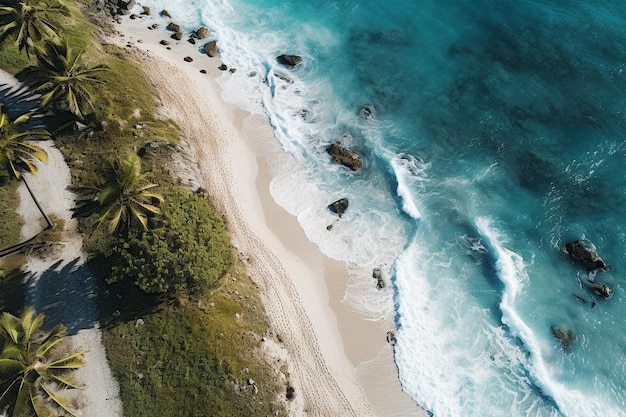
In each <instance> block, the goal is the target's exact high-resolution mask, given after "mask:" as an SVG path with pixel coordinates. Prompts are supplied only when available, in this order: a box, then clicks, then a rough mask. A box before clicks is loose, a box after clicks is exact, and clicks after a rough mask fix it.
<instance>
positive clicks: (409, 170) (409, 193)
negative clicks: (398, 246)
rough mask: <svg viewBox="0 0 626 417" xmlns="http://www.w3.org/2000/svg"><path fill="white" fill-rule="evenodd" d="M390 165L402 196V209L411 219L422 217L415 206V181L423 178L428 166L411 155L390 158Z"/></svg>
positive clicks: (416, 203) (416, 199)
mask: <svg viewBox="0 0 626 417" xmlns="http://www.w3.org/2000/svg"><path fill="white" fill-rule="evenodd" d="M391 166H392V168H393V171H394V175H395V177H396V181H397V182H398V188H397V192H398V195H399V196H400V198H402V209H403V210H404V212H405V213H406V214H408V215H409V216H411V217H412V218H413V219H420V218H421V217H422V215H421V213H420V210H419V209H418V208H417V205H418V197H417V196H416V194H415V190H416V187H417V183H418V182H420V181H424V180H425V178H424V177H425V172H426V169H427V168H428V166H427V165H426V164H424V163H423V162H422V161H419V160H418V159H417V158H415V157H414V156H412V155H401V156H399V157H395V158H392V159H391Z"/></svg>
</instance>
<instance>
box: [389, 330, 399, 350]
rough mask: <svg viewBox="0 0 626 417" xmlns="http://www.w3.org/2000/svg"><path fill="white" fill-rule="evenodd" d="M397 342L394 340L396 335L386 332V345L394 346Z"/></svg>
mask: <svg viewBox="0 0 626 417" xmlns="http://www.w3.org/2000/svg"><path fill="white" fill-rule="evenodd" d="M397 342H398V340H397V339H396V334H395V333H394V332H391V331H389V332H387V343H389V344H390V345H391V346H395V345H396V343H397Z"/></svg>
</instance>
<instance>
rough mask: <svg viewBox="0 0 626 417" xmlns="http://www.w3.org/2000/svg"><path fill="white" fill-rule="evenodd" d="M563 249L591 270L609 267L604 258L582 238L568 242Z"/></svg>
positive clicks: (604, 269)
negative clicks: (586, 244)
mask: <svg viewBox="0 0 626 417" xmlns="http://www.w3.org/2000/svg"><path fill="white" fill-rule="evenodd" d="M563 251H564V252H565V253H566V254H568V255H569V256H570V258H572V259H573V260H574V261H576V262H577V263H579V264H580V265H581V266H582V267H584V268H585V269H586V270H587V271H589V272H592V271H597V270H602V271H606V270H607V269H608V268H607V266H606V263H605V262H604V260H603V259H602V258H600V256H598V254H597V253H596V252H595V251H594V250H593V249H589V248H588V247H587V246H585V243H584V242H583V241H582V240H576V241H573V242H569V243H567V244H566V245H565V248H564V249H563Z"/></svg>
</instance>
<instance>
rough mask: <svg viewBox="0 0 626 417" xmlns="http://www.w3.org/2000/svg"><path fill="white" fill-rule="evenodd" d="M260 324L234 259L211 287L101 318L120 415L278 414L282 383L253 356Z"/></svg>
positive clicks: (253, 294) (254, 296) (252, 292)
mask: <svg viewBox="0 0 626 417" xmlns="http://www.w3.org/2000/svg"><path fill="white" fill-rule="evenodd" d="M138 318H141V319H142V320H143V324H140V325H138V323H137V320H136V319H138ZM266 329H267V323H266V317H265V313H264V310H263V307H262V304H261V302H260V300H259V298H258V293H257V291H256V288H255V287H254V284H253V283H252V282H251V281H250V280H249V278H248V277H246V276H245V273H244V270H243V268H242V267H241V265H239V266H235V267H233V268H231V273H230V274H229V275H228V276H227V277H226V278H225V280H224V282H223V285H222V286H221V287H220V288H219V289H218V290H215V291H213V292H211V293H209V294H206V295H204V296H202V297H200V298H198V299H188V298H184V299H177V300H176V301H175V302H172V303H169V304H168V305H166V306H163V308H162V309H160V310H159V311H158V312H155V313H151V314H149V315H146V316H144V317H136V318H133V319H130V320H127V321H122V322H119V323H116V324H114V325H112V326H109V327H108V328H107V329H106V330H105V331H104V341H105V345H106V348H107V352H108V355H109V358H110V360H111V364H112V367H113V372H114V375H115V376H116V378H117V380H118V382H119V383H120V392H121V396H122V402H123V404H124V414H125V416H126V417H148V416H149V417H152V416H155V415H158V416H160V417H170V416H171V417H179V416H189V417H208V416H212V417H227V416H228V417H230V416H232V417H235V416H237V417H239V416H266V415H272V416H274V415H281V416H285V415H286V412H285V410H284V408H283V405H282V404H281V402H280V401H279V400H278V394H277V393H279V392H284V390H285V387H282V386H280V385H279V383H278V382H277V381H276V380H277V378H276V377H275V374H274V372H273V371H272V370H271V369H270V368H269V366H268V365H267V363H266V362H265V361H264V360H260V358H259V355H260V353H259V349H260V345H261V343H262V342H261V340H260V339H261V337H262V335H263V334H264V333H265V332H266ZM252 381H254V382H253V383H251V382H252Z"/></svg>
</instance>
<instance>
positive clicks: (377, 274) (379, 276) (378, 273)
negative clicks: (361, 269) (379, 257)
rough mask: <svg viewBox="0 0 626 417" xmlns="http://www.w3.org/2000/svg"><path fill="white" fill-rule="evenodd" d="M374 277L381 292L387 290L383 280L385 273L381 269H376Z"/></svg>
mask: <svg viewBox="0 0 626 417" xmlns="http://www.w3.org/2000/svg"><path fill="white" fill-rule="evenodd" d="M372 277H373V278H374V279H375V280H376V287H377V288H378V289H379V290H382V289H383V288H385V280H384V279H383V271H382V270H381V269H380V268H374V270H373V271H372Z"/></svg>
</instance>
